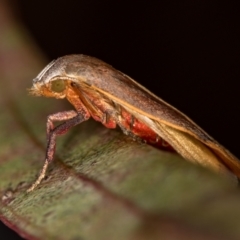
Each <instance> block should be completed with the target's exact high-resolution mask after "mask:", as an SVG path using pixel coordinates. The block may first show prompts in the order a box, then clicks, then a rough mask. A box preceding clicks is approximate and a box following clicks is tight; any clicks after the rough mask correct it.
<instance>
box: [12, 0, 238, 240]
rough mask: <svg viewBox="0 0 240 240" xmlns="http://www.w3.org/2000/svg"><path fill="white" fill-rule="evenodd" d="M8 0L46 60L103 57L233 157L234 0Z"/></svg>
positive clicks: (235, 143)
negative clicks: (227, 150) (64, 57)
mask: <svg viewBox="0 0 240 240" xmlns="http://www.w3.org/2000/svg"><path fill="white" fill-rule="evenodd" d="M12 2H13V4H14V7H15V12H16V15H17V16H18V18H19V20H21V21H22V22H23V24H24V25H25V26H26V27H27V29H28V31H29V32H30V34H31V35H32V36H33V38H34V39H35V40H36V42H37V44H38V45H39V47H40V48H41V49H42V51H43V52H44V53H45V54H46V55H47V57H48V58H49V60H52V59H54V58H57V57H59V56H62V55H66V54H72V53H83V54H87V55H91V56H95V57H97V58H100V59H102V60H104V61H106V62H107V63H109V64H111V65H113V66H114V67H115V68H117V69H118V70H120V71H122V72H124V73H126V74H128V75H129V76H131V77H132V78H134V79H135V80H137V81H138V82H139V83H141V84H142V85H144V86H145V87H147V88H148V89H149V90H151V91H152V92H154V93H155V94H157V95H158V96H160V97H161V98H163V99H164V100H166V101H167V102H169V103H170V104H172V105H173V106H175V107H177V108H178V109H179V110H181V111H183V112H184V113H185V114H187V115H188V116H190V117H191V118H192V119H193V120H194V121H195V122H197V123H198V124H199V125H200V126H201V127H202V128H203V129H205V130H206V131H207V132H208V133H209V134H210V135H212V136H213V137H214V138H215V139H217V140H218V141H219V142H220V143H222V144H223V145H224V146H226V147H227V148H228V149H229V150H230V151H232V152H233V153H234V154H235V155H237V156H238V157H240V148H239V145H240V142H239V139H238V136H239V134H240V127H239V121H240V115H239V110H240V107H239V86H240V84H239V77H240V72H239V63H240V61H239V56H240V47H239V45H240V41H239V40H240V39H239V35H240V33H239V20H240V19H239V8H238V6H237V4H234V2H231V4H229V3H228V4H227V1H225V4H223V3H222V2H221V1H219V0H215V1H214V0H213V1H211V0H201V1H200V0H194V1H192V0H188V1H179V0H175V1H141V2H140V1H128V3H126V2H123V1H112V0H109V1H107V0H105V1H99V0H86V1H70V0H69V1H49V0H41V1H32V0H18V1H17V0H16V1H12ZM236 3H237V1H236ZM37 74H38V73H36V75H37ZM12 239H13V238H12ZM15 239H18V238H15Z"/></svg>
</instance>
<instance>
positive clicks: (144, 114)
mask: <svg viewBox="0 0 240 240" xmlns="http://www.w3.org/2000/svg"><path fill="white" fill-rule="evenodd" d="M30 93H31V94H33V95H35V96H45V97H54V98H57V99H63V98H66V99H67V100H68V101H69V102H70V103H71V104H72V105H73V106H74V108H75V110H70V111H64V112H58V113H54V114H51V115H49V116H48V118H47V130H46V131H47V149H46V159H45V163H44V166H43V168H42V170H41V172H40V174H39V177H38V179H37V180H36V182H35V183H34V184H33V185H32V186H31V187H30V188H29V189H28V191H32V190H33V189H34V188H36V186H37V185H38V184H39V183H40V182H41V180H42V179H43V178H44V176H45V173H46V170H47V167H48V164H49V163H50V162H51V161H52V160H53V157H54V153H55V146H56V137H57V136H58V135H61V134H64V133H66V132H67V131H68V130H69V129H70V128H72V127H74V126H75V125H77V124H80V123H81V122H83V121H86V120H88V119H89V118H90V117H92V118H93V119H95V120H96V121H99V122H101V123H102V124H103V125H104V126H105V127H107V128H116V126H117V125H118V126H119V127H120V128H121V129H122V130H123V132H124V133H125V134H129V135H131V136H133V137H137V138H140V139H143V140H144V141H146V142H147V143H150V144H152V145H156V146H158V147H167V148H169V149H174V150H175V151H176V152H177V153H179V154H180V155H181V156H182V157H183V158H185V159H187V160H189V161H191V162H193V163H197V164H200V165H203V166H205V167H209V168H211V169H213V170H214V171H216V172H220V173H223V174H225V175H229V176H233V177H234V178H239V177H240V161H239V160H238V159H237V158H236V157H235V156H233V155H232V154H231V153H230V152H229V151H228V150H227V149H225V148H224V147H223V146H221V145H220V144H219V143H218V142H217V141H215V140H214V139H213V138H212V137H211V136H209V135H208V134H207V133H206V132H204V131H203V130H202V129H201V128H200V127H199V126H198V125H197V124H195V123H194V122H193V121H192V120H191V119H190V118H188V117H187V116H186V115H184V114H183V113H181V112H180V111H178V110H177V109H176V108H174V107H172V106H171V105H169V104H168V103H166V102H165V101H163V100H162V99H160V98H159V97H157V96H155V95H154V94H153V93H151V92H150V91H149V90H147V89H146V88H144V87H143V86H141V85H140V84H138V83H137V82H136V81H134V80H133V79H132V78H130V77H129V76H127V75H125V74H124V73H122V72H120V71H118V70H116V69H114V68H113V67H112V66H110V65H108V64H107V63H105V62H103V61H101V60H99V59H96V58H93V57H89V56H85V55H67V56H64V57H60V58H58V59H57V60H54V61H52V62H51V63H49V64H48V65H47V66H46V67H45V68H44V69H43V70H42V71H41V72H40V73H39V75H38V76H37V77H36V78H35V79H33V86H32V87H31V89H30ZM56 121H65V122H64V123H62V124H60V125H58V126H56V127H54V122H56Z"/></svg>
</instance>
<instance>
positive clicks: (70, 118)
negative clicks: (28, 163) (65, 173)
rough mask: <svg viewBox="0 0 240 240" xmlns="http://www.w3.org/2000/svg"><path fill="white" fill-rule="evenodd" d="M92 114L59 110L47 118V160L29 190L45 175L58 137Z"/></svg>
mask: <svg viewBox="0 0 240 240" xmlns="http://www.w3.org/2000/svg"><path fill="white" fill-rule="evenodd" d="M89 117H90V114H89V113H88V112H85V111H84V110H82V111H78V112H76V111H65V112H59V113H55V114H52V115H49V116H48V120H47V150H46V160H45V163H44V165H43V168H42V170H41V172H40V174H39V176H38V178H37V180H36V181H35V182H34V183H33V184H32V186H31V187H30V188H29V189H28V190H27V192H31V191H32V190H34V189H35V188H36V187H37V186H38V185H39V184H40V182H41V181H42V179H43V178H44V177H45V174H46V171H47V167H48V165H49V163H50V162H51V161H52V160H53V157H54V154H55V149H56V137H57V136H59V135H62V134H64V133H66V132H67V131H68V130H69V129H70V128H72V127H74V126H76V125H78V124H80V123H81V122H83V121H86V120H88V119H89ZM62 120H63V121H64V120H65V121H66V122H64V123H62V124H60V125H59V126H57V127H55V128H54V126H53V121H62Z"/></svg>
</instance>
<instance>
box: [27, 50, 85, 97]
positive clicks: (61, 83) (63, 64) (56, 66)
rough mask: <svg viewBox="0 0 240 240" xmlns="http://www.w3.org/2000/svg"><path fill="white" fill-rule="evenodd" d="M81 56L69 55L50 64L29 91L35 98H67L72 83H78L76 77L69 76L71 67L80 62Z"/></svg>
mask: <svg viewBox="0 0 240 240" xmlns="http://www.w3.org/2000/svg"><path fill="white" fill-rule="evenodd" d="M79 57H81V55H68V56H64V57H61V58H58V59H57V60H53V61H52V62H50V63H49V64H48V65H47V66H46V67H45V68H44V69H43V70H42V71H41V72H40V73H39V74H38V76H37V77H36V78H34V79H33V85H32V87H31V88H30V89H29V92H30V94H32V95H35V96H45V97H55V98H65V97H66V94H67V89H68V87H70V85H71V83H72V82H78V83H79V79H76V76H74V75H71V74H69V71H68V68H69V65H72V64H73V63H74V62H76V61H77V60H78V58H79Z"/></svg>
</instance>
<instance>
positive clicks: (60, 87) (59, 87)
mask: <svg viewBox="0 0 240 240" xmlns="http://www.w3.org/2000/svg"><path fill="white" fill-rule="evenodd" d="M65 87H66V85H65V82H64V80H56V81H53V82H52V84H51V90H52V91H53V92H57V93H60V92H63V91H64V90H65Z"/></svg>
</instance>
